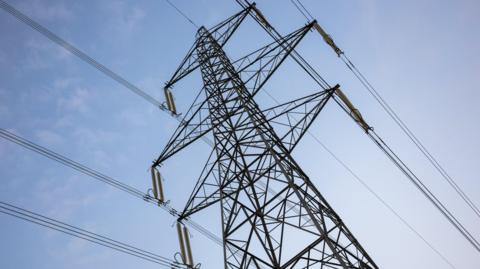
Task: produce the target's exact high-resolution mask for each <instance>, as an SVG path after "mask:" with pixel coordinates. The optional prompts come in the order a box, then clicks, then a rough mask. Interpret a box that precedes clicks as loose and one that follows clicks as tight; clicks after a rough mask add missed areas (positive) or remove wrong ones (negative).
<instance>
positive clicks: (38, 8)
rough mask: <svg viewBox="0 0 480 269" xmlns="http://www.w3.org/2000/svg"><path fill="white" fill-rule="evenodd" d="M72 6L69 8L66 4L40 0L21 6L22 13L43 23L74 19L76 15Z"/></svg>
mask: <svg viewBox="0 0 480 269" xmlns="http://www.w3.org/2000/svg"><path fill="white" fill-rule="evenodd" d="M72 6H73V5H71V4H70V5H68V7H67V5H66V4H65V3H64V2H57V3H52V2H49V3H46V2H45V1H40V0H36V1H29V2H28V3H22V4H19V7H20V9H21V10H22V11H24V12H26V13H27V14H29V15H30V16H32V17H34V18H36V19H39V20H42V21H58V20H64V21H65V20H71V19H73V18H74V13H73V12H72V10H71V7H72Z"/></svg>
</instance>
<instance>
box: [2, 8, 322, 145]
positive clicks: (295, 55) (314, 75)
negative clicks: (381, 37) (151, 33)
mask: <svg viewBox="0 0 480 269" xmlns="http://www.w3.org/2000/svg"><path fill="white" fill-rule="evenodd" d="M237 2H238V3H239V4H240V5H242V6H243V7H245V6H244V4H243V3H241V2H240V1H238V0H237ZM246 2H247V3H248V1H246ZM0 7H2V9H4V10H5V11H7V12H9V13H10V14H12V15H13V16H15V17H16V18H17V19H19V20H20V21H22V22H24V23H26V24H27V25H29V26H30V27H32V28H33V29H34V30H37V31H38V32H39V33H41V34H43V35H45V36H46V37H47V38H49V39H51V40H52V41H53V42H55V43H57V44H59V45H61V46H62V47H64V48H65V49H66V50H68V51H70V52H71V53H72V54H74V55H76V56H77V57H79V58H81V59H82V60H84V61H85V62H87V63H89V64H91V65H92V66H94V67H96V68H97V69H98V70H99V71H101V72H103V73H104V74H106V75H107V76H110V77H111V78H112V79H114V80H116V81H117V82H119V83H121V84H123V85H124V86H126V87H127V88H129V89H131V87H130V86H133V84H131V83H129V82H128V81H126V80H125V82H128V83H126V84H125V83H122V82H123V81H122V80H124V79H123V78H121V77H120V76H118V75H117V74H115V73H113V71H110V70H109V69H107V70H109V71H110V72H112V73H113V74H114V75H113V76H112V75H111V73H110V72H107V71H106V70H105V69H103V68H99V67H98V66H96V65H95V62H96V61H95V60H94V61H93V62H92V61H89V60H88V58H90V57H89V56H87V55H86V54H84V53H83V52H82V53H78V51H79V50H78V49H76V48H75V47H74V46H73V45H71V44H69V43H67V42H66V41H64V40H63V39H60V38H59V37H58V36H56V35H54V34H53V33H52V32H50V31H49V30H47V29H46V28H45V27H43V26H41V25H39V24H38V23H36V22H35V21H33V20H32V19H30V18H29V17H27V16H26V15H24V14H22V13H20V12H19V11H18V10H16V9H14V8H13V7H11V6H10V5H8V4H7V3H5V2H4V1H2V0H0ZM25 18H26V19H25ZM255 19H256V18H255ZM37 25H38V26H40V28H37V27H36V26H37ZM43 30H46V31H43ZM266 30H267V32H268V33H269V34H270V35H271V36H272V37H273V38H274V39H277V37H275V35H277V36H279V33H278V32H276V30H275V29H273V28H271V29H266ZM55 37H56V38H58V39H56V38H55ZM62 41H63V42H62ZM292 54H293V58H294V59H295V60H296V61H297V62H298V63H299V64H300V66H301V67H302V68H303V69H304V70H305V71H306V72H307V73H308V74H309V75H310V76H311V77H312V78H313V79H314V80H315V81H316V82H317V83H319V85H321V86H322V87H323V88H326V87H329V85H328V83H326V81H325V80H323V78H321V76H320V75H319V74H318V73H317V72H316V71H315V70H314V69H313V68H312V67H311V66H310V65H309V64H308V63H307V62H306V61H305V59H303V57H301V56H300V55H299V54H298V53H297V52H296V51H292ZM83 55H85V56H87V57H88V58H87V59H84V58H82V56H83ZM90 59H92V58H90ZM92 60H93V59H92ZM97 63H98V62H97ZM101 67H104V66H103V65H101ZM118 78H121V79H120V80H119V79H118ZM135 88H136V89H139V88H138V87H135V86H134V89H135ZM131 90H132V89H131ZM132 91H134V92H136V93H137V94H139V93H138V91H135V90H132ZM139 95H141V96H142V97H144V95H143V94H141V93H140V94H139ZM144 99H146V100H147V101H149V100H148V99H149V98H145V97H144ZM154 100H155V99H154ZM155 101H156V100H155ZM151 103H152V102H151ZM155 103H156V104H155ZM155 103H153V104H154V105H156V106H157V107H159V108H160V109H161V110H163V111H165V112H167V109H166V107H165V106H164V105H163V104H162V103H160V102H158V101H156V102H155ZM172 116H173V115H172ZM175 118H176V119H177V120H179V121H181V119H179V118H178V117H175ZM204 141H205V139H204ZM205 142H207V144H210V145H211V142H209V141H205Z"/></svg>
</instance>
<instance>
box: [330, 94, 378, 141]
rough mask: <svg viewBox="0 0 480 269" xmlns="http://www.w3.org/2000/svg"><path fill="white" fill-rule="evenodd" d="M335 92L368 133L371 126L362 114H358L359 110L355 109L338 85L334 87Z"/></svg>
mask: <svg viewBox="0 0 480 269" xmlns="http://www.w3.org/2000/svg"><path fill="white" fill-rule="evenodd" d="M335 94H336V95H337V96H338V97H339V98H340V100H342V102H343V103H344V104H345V105H346V106H347V108H348V110H349V113H350V116H352V118H353V119H354V120H355V121H356V122H357V123H358V124H359V125H360V127H362V129H363V130H365V132H367V133H368V131H369V130H370V129H371V127H370V126H369V125H368V124H367V122H365V120H364V119H363V117H362V114H360V111H358V109H356V108H355V107H354V106H353V104H352V102H350V100H349V99H348V98H347V96H346V95H345V94H344V93H343V92H342V91H341V90H340V87H337V88H336V89H335Z"/></svg>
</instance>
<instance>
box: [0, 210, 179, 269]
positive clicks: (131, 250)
mask: <svg viewBox="0 0 480 269" xmlns="http://www.w3.org/2000/svg"><path fill="white" fill-rule="evenodd" d="M0 213H3V214H6V215H9V216H12V217H15V218H18V219H22V220H24V221H27V222H31V223H34V224H37V225H40V226H43V227H45V228H48V229H52V230H55V231H58V232H62V233H64V234H68V235H70V236H73V237H76V238H79V239H83V240H86V241H89V242H91V243H95V244H97V245H101V246H104V247H107V248H110V249H113V250H116V251H119V252H122V253H125V254H128V255H131V256H134V257H137V258H140V259H143V260H146V261H149V262H153V263H156V264H159V265H162V266H165V267H168V268H172V269H181V268H187V267H186V266H185V265H183V264H180V263H178V262H176V261H174V260H171V259H169V258H165V257H162V256H160V255H158V254H155V253H152V252H150V251H146V250H143V249H140V248H137V247H134V246H132V245H130V244H125V243H122V242H120V241H117V240H114V239H112V238H109V237H106V236H103V235H99V234H97V233H93V232H90V231H87V230H85V229H82V228H78V227H76V226H73V225H70V224H67V223H65V222H61V221H58V220H55V219H53V218H50V217H46V216H44V215H41V214H38V213H35V212H32V211H29V210H27V209H24V208H21V207H18V206H15V205H12V204H9V203H6V202H3V201H0Z"/></svg>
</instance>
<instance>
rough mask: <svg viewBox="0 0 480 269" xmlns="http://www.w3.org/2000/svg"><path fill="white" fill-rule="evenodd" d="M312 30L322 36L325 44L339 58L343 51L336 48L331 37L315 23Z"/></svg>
mask: <svg viewBox="0 0 480 269" xmlns="http://www.w3.org/2000/svg"><path fill="white" fill-rule="evenodd" d="M313 28H315V30H317V32H318V33H319V34H320V35H321V36H322V38H323V40H324V41H325V43H327V44H328V45H329V46H330V47H331V48H332V49H333V50H334V51H335V53H336V54H337V55H338V56H339V57H340V54H342V53H343V51H342V50H341V49H339V48H338V47H337V45H336V44H335V42H333V39H332V37H331V36H330V35H329V34H327V32H325V31H324V30H323V28H322V27H321V26H320V24H318V22H315V23H314V24H313Z"/></svg>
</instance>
